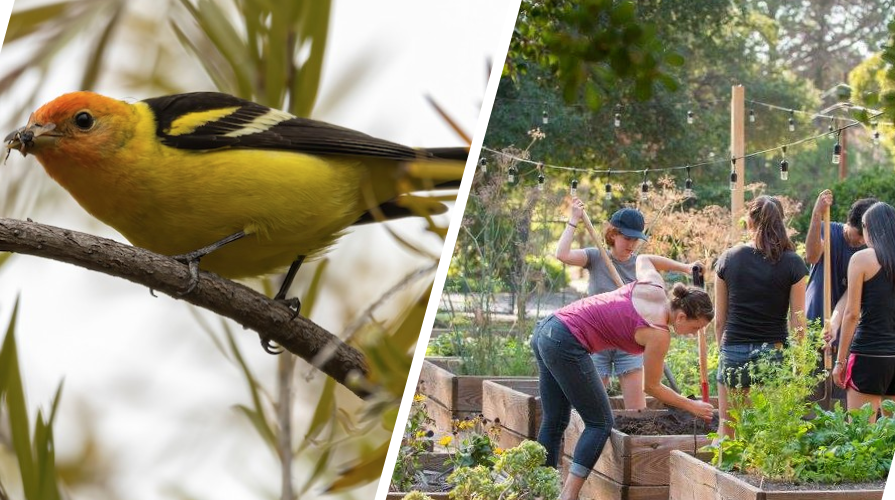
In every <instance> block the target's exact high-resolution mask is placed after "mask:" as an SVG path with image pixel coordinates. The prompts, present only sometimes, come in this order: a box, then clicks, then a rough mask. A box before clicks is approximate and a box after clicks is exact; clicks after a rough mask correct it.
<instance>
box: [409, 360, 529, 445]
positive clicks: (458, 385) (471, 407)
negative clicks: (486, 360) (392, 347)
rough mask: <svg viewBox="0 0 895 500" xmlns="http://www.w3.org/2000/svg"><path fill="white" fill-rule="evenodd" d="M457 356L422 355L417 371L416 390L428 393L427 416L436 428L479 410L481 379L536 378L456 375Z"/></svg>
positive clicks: (443, 426) (444, 427) (449, 428)
mask: <svg viewBox="0 0 895 500" xmlns="http://www.w3.org/2000/svg"><path fill="white" fill-rule="evenodd" d="M459 363H460V359H459V358H431V357H429V358H426V359H424V360H423V367H422V370H421V371H420V382H419V383H420V389H419V390H420V391H421V392H422V393H423V394H425V395H426V396H428V401H427V405H426V406H427V409H428V411H429V416H430V417H432V419H433V420H435V425H436V427H438V429H440V430H442V431H445V432H449V431H450V430H451V421H452V420H463V419H464V418H472V417H475V416H477V415H479V414H480V413H482V383H483V382H484V381H485V380H537V379H532V378H531V377H495V376H482V375H457V374H456V373H455V371H456V368H457V365H458V364H459Z"/></svg>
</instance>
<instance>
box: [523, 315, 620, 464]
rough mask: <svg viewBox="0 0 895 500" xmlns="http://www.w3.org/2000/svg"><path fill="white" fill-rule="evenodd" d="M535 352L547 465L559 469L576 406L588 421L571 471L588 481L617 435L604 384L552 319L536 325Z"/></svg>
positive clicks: (565, 330)
mask: <svg viewBox="0 0 895 500" xmlns="http://www.w3.org/2000/svg"><path fill="white" fill-rule="evenodd" d="M531 348H532V351H534V355H535V359H536V360H537V362H538V370H539V374H538V378H539V380H540V394H541V409H542V411H541V429H540V431H539V432H538V442H539V443H541V444H542V445H544V447H545V448H546V449H547V465H548V466H550V467H556V465H557V463H558V462H559V457H560V452H561V450H560V449H559V446H560V442H561V441H562V436H563V432H565V430H566V427H568V426H569V419H570V418H571V414H572V408H573V407H574V408H575V409H576V410H578V414H579V415H581V420H583V421H584V432H582V433H581V438H580V439H579V440H578V443H577V444H576V445H575V452H574V454H573V456H572V466H571V467H570V468H569V473H570V474H574V475H575V476H578V477H587V475H588V474H590V470H591V469H592V468H593V466H594V464H595V463H597V459H598V458H599V457H600V453H602V452H603V445H605V444H606V440H607V439H608V438H609V433H610V432H611V431H612V424H613V421H612V410H611V409H610V407H609V396H608V395H607V394H606V389H604V388H603V382H602V381H600V376H599V375H598V374H597V370H596V369H595V368H594V363H593V361H592V360H591V358H590V354H589V353H588V352H587V350H586V349H585V348H584V346H582V345H581V343H580V342H578V340H577V339H576V338H575V337H574V336H573V335H572V333H571V332H570V331H569V329H568V328H566V326H565V325H564V324H563V323H562V322H561V321H560V320H558V319H556V318H555V317H553V316H552V315H551V316H547V317H546V318H544V319H542V320H541V321H540V322H539V323H538V326H537V327H535V332H534V335H532V338H531Z"/></svg>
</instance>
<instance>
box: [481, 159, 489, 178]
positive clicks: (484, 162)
mask: <svg viewBox="0 0 895 500" xmlns="http://www.w3.org/2000/svg"><path fill="white" fill-rule="evenodd" d="M479 170H481V171H482V173H483V174H484V173H487V172H488V160H486V159H485V158H484V157H482V158H481V159H480V160H479Z"/></svg>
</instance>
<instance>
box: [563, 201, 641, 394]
mask: <svg viewBox="0 0 895 500" xmlns="http://www.w3.org/2000/svg"><path fill="white" fill-rule="evenodd" d="M583 219H584V202H583V201H581V200H580V199H578V198H572V206H571V209H570V213H569V222H568V223H567V224H566V227H565V229H564V230H563V233H562V236H561V237H560V238H559V244H558V245H557V248H556V258H557V259H559V260H560V261H561V262H564V263H565V264H568V265H571V266H580V267H583V268H585V269H587V271H588V273H589V281H588V287H587V293H588V295H597V294H600V293H604V292H611V291H613V290H615V289H616V288H618V286H617V285H616V283H615V282H614V281H613V280H612V275H611V273H610V271H609V269H608V268H607V267H606V261H605V259H604V258H603V256H602V255H601V252H602V250H601V249H599V248H594V247H587V248H582V249H577V250H572V248H571V247H572V239H573V238H574V235H575V230H576V229H577V228H578V225H579V223H580V222H581V221H582V220H583ZM643 229H644V220H643V214H641V213H640V211H639V210H636V209H633V208H622V209H621V210H618V211H617V212H615V213H614V214H612V217H610V218H609V224H608V225H607V226H606V228H605V230H604V231H603V239H604V240H605V242H606V248H607V249H608V254H609V260H610V262H612V265H613V266H615V269H616V271H618V275H619V276H620V277H621V279H622V281H623V282H624V283H630V282H632V281H634V280H635V278H636V276H635V264H636V261H637V259H636V253H635V251H636V250H637V246H638V244H639V243H640V241H641V240H646V239H647V237H646V235H645V234H643ZM591 358H592V359H593V361H594V366H595V367H596V369H597V373H598V374H599V375H600V378H602V379H603V385H604V386H606V385H608V384H609V378H610V376H612V375H614V376H616V377H618V380H619V385H620V386H621V390H622V397H623V398H624V402H625V408H626V409H629V410H638V409H642V408H646V396H645V394H644V392H643V356H642V355H640V354H630V353H627V352H625V351H622V350H620V349H608V350H605V351H599V352H596V353H594V354H593V355H591Z"/></svg>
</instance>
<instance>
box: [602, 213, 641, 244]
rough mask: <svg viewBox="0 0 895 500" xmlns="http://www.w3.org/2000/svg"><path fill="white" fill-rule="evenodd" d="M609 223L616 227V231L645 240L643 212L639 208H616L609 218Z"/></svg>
mask: <svg viewBox="0 0 895 500" xmlns="http://www.w3.org/2000/svg"><path fill="white" fill-rule="evenodd" d="M609 223H610V224H612V225H613V226H615V227H616V228H617V229H618V232H620V233H622V234H623V235H625V236H627V237H628V238H639V239H641V240H644V241H646V240H647V239H648V238H647V237H646V235H645V234H643V228H644V226H645V223H644V222H643V214H642V213H640V210H637V209H634V208H623V209H621V210H618V211H617V212H615V213H614V214H612V217H611V218H610V219H609Z"/></svg>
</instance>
